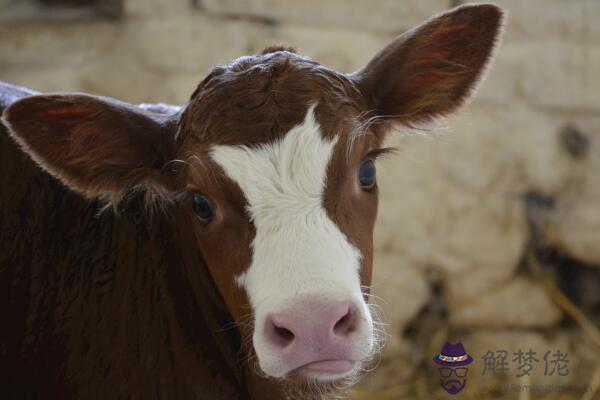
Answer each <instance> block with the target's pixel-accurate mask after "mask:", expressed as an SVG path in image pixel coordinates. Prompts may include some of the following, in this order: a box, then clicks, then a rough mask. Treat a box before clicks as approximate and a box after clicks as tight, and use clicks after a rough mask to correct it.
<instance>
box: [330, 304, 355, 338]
mask: <svg viewBox="0 0 600 400" xmlns="http://www.w3.org/2000/svg"><path fill="white" fill-rule="evenodd" d="M355 324H356V316H355V312H354V311H353V309H352V307H348V311H347V312H346V313H345V314H344V315H343V316H342V317H341V318H340V319H339V320H338V321H337V322H336V323H335V325H334V326H333V333H334V334H335V335H337V336H346V335H348V334H349V333H350V332H352V330H353V329H354V326H355Z"/></svg>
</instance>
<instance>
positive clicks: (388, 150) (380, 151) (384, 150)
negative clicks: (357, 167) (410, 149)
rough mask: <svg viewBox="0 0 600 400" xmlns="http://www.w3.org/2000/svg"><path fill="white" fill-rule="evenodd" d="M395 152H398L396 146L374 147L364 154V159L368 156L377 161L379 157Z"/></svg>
mask: <svg viewBox="0 0 600 400" xmlns="http://www.w3.org/2000/svg"><path fill="white" fill-rule="evenodd" d="M397 152H398V148H396V147H382V148H380V149H375V150H371V151H369V152H368V153H367V154H366V155H365V157H364V159H365V160H366V159H369V158H370V159H372V160H373V161H377V160H378V159H380V158H385V157H387V156H388V155H391V154H395V153H397Z"/></svg>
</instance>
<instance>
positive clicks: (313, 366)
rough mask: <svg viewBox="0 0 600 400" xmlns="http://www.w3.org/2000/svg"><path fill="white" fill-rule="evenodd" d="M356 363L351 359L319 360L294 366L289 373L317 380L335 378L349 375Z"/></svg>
mask: <svg viewBox="0 0 600 400" xmlns="http://www.w3.org/2000/svg"><path fill="white" fill-rule="evenodd" d="M357 365H358V362H356V361H352V360H321V361H314V362H311V363H309V364H305V365H303V366H301V367H299V368H296V369H295V370H293V371H292V372H291V373H290V374H295V375H303V376H306V377H309V378H313V379H318V380H335V379H340V378H344V377H345V376H347V375H350V374H351V373H352V372H353V371H354V370H355V369H356V366H357Z"/></svg>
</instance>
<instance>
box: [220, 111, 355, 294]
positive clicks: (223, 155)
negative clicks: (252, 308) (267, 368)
mask: <svg viewBox="0 0 600 400" xmlns="http://www.w3.org/2000/svg"><path fill="white" fill-rule="evenodd" d="M337 142H338V136H336V135H333V137H329V138H328V137H325V136H323V134H322V132H321V128H320V125H319V123H318V122H317V121H316V120H315V115H314V106H311V107H310V108H309V109H308V112H307V113H306V116H305V119H304V121H303V122H302V123H301V124H299V125H297V126H296V127H294V128H292V129H291V130H290V131H289V132H287V134H286V135H285V136H283V137H282V138H281V139H280V140H276V141H274V142H272V143H269V144H263V145H260V146H256V147H248V146H227V145H218V146H215V147H214V148H213V150H212V151H211V156H212V158H213V160H214V161H215V162H216V163H217V164H219V165H220V166H221V168H223V170H224V172H225V174H226V175H227V176H228V177H229V178H230V179H232V180H233V181H234V182H236V183H237V184H238V185H239V186H240V188H241V190H242V192H243V193H244V196H245V197H246V200H247V204H248V205H247V209H248V212H249V214H250V218H251V220H252V222H253V224H254V226H255V230H256V236H255V238H254V241H253V243H252V250H253V260H252V263H251V265H250V268H249V270H248V271H247V272H246V273H244V274H243V275H241V276H240V277H239V280H238V282H239V283H240V284H241V285H242V286H245V287H246V289H248V292H249V296H250V300H251V301H252V302H253V303H256V302H258V301H260V300H259V299H257V298H256V297H257V296H260V295H261V293H270V291H264V292H263V291H261V290H259V289H257V287H258V286H260V285H261V284H262V283H263V282H270V281H271V280H272V277H273V276H277V277H279V279H278V280H279V282H282V283H281V284H282V285H286V284H288V283H289V284H292V283H293V284H294V285H295V286H294V287H293V288H292V287H290V288H288V289H289V290H293V291H295V292H298V291H302V290H305V289H307V288H308V287H310V289H311V290H313V291H314V290H319V288H318V287H317V286H315V281H318V277H319V275H320V274H321V273H322V271H323V268H328V269H331V268H332V267H333V266H335V265H340V268H342V269H343V270H344V271H346V272H347V274H344V273H342V274H340V279H339V282H340V286H342V287H348V286H351V284H357V276H358V273H357V272H358V269H359V264H360V262H359V261H360V258H361V256H360V252H359V251H358V250H357V249H356V248H355V247H354V246H353V245H351V244H350V243H349V242H348V240H347V239H346V236H345V235H344V234H343V233H342V232H341V231H340V229H339V228H338V227H337V225H336V224H335V223H334V222H333V221H332V220H331V219H330V218H329V217H328V215H327V211H326V210H325V209H324V207H323V204H322V201H323V192H324V190H325V185H326V181H327V171H328V165H329V163H330V160H331V156H332V154H333V151H334V148H335V146H336V143H337ZM338 272H343V271H338ZM344 280H348V282H344ZM286 282H287V283H286ZM327 289H329V291H331V288H327ZM282 293H283V292H282Z"/></svg>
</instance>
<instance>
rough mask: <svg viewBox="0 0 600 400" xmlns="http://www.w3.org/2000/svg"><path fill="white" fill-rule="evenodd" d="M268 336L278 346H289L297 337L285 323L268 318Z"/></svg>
mask: <svg viewBox="0 0 600 400" xmlns="http://www.w3.org/2000/svg"><path fill="white" fill-rule="evenodd" d="M266 331H267V337H268V338H269V339H270V341H271V342H272V343H273V344H275V345H277V346H278V347H281V348H285V347H287V346H289V345H290V344H291V343H292V342H293V341H294V338H295V335H294V333H293V332H292V331H291V330H289V329H288V328H286V327H285V326H283V325H280V324H277V323H276V322H275V321H273V319H271V318H269V319H268V320H267V329H266Z"/></svg>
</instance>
